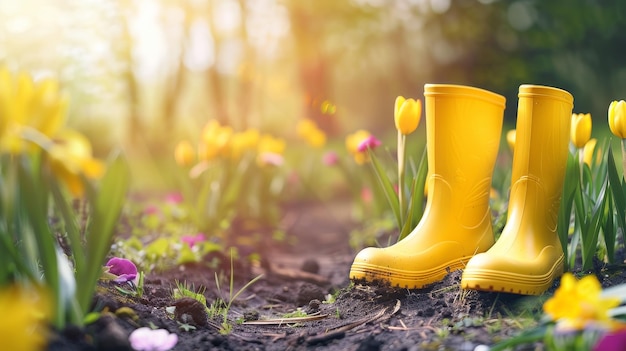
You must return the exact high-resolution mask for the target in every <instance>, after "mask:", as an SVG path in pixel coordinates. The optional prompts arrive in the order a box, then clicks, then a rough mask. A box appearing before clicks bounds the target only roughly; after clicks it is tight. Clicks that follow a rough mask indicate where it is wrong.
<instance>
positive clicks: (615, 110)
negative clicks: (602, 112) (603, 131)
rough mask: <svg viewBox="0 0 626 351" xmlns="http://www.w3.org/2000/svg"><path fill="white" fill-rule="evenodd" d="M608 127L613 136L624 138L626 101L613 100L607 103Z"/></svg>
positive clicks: (625, 130) (625, 134) (625, 132)
mask: <svg viewBox="0 0 626 351" xmlns="http://www.w3.org/2000/svg"><path fill="white" fill-rule="evenodd" d="M609 128H610V129H611V133H613V134H614V135H615V136H617V137H619V138H621V139H626V102H624V100H620V101H619V102H618V101H613V102H611V104H610V105H609Z"/></svg>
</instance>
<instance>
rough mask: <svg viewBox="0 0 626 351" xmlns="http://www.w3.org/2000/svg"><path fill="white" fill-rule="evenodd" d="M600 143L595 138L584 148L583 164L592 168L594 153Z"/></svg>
mask: <svg viewBox="0 0 626 351" xmlns="http://www.w3.org/2000/svg"><path fill="white" fill-rule="evenodd" d="M597 142H598V141H597V140H596V139H595V138H593V139H590V140H589V141H588V142H587V143H586V144H585V147H584V148H583V162H585V163H586V164H587V165H588V166H589V167H591V161H592V160H593V152H594V151H595V149H596V143H597Z"/></svg>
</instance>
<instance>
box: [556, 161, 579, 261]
mask: <svg viewBox="0 0 626 351" xmlns="http://www.w3.org/2000/svg"><path fill="white" fill-rule="evenodd" d="M577 166H578V164H577V162H576V160H575V159H574V157H572V155H571V154H570V155H569V157H568V159H567V166H566V170H565V180H564V182H563V195H562V197H561V206H560V208H559V217H558V220H557V221H558V224H557V228H558V229H557V230H558V234H559V239H560V241H561V246H562V248H563V252H564V254H565V260H566V262H568V258H569V252H572V253H573V254H574V253H575V252H576V251H575V250H573V251H569V250H568V246H567V243H568V242H569V228H570V219H571V215H572V205H573V202H574V197H575V195H576V192H577V190H578V189H579V188H580V182H579V172H578V167H577Z"/></svg>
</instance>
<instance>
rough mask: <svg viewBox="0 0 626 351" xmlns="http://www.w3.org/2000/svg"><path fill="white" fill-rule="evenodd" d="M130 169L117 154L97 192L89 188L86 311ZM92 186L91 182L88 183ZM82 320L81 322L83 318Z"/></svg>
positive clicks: (83, 279)
mask: <svg viewBox="0 0 626 351" xmlns="http://www.w3.org/2000/svg"><path fill="white" fill-rule="evenodd" d="M129 183H130V171H129V168H128V164H127V162H126V159H125V157H124V156H123V155H121V154H118V155H116V156H115V157H114V158H113V160H112V161H111V162H110V163H109V166H108V170H107V172H106V174H105V175H104V177H103V178H102V179H101V181H100V187H99V189H98V191H97V192H96V191H95V190H94V189H89V190H88V198H89V201H90V204H91V213H90V223H89V228H88V232H87V234H86V242H87V246H86V256H87V257H89V260H88V261H87V263H86V265H87V266H86V267H85V269H84V270H83V271H84V272H85V273H84V274H83V275H82V276H80V277H79V280H78V284H79V286H81V288H80V289H79V290H78V294H79V295H78V301H79V304H80V306H81V308H82V309H83V311H88V310H89V308H90V307H91V299H92V296H93V291H94V289H95V285H96V282H97V280H98V277H99V276H100V272H101V267H102V265H103V264H104V259H105V257H106V255H107V253H108V252H109V250H110V248H111V243H112V241H113V235H114V230H115V226H116V224H117V220H118V217H119V215H120V213H121V211H122V207H123V205H124V202H125V200H126V192H127V191H128V186H129ZM86 185H87V187H88V188H89V184H86ZM81 322H82V321H81Z"/></svg>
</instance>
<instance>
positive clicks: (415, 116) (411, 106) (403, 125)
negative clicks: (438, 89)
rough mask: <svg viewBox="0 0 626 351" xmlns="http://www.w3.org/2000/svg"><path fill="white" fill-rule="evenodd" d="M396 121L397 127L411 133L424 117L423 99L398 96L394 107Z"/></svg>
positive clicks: (401, 131) (404, 132)
mask: <svg viewBox="0 0 626 351" xmlns="http://www.w3.org/2000/svg"><path fill="white" fill-rule="evenodd" d="M393 117H394V121H395V123H396V129H397V130H398V131H400V133H402V134H404V135H408V134H411V133H413V132H414V131H415V129H417V126H418V125H419V123H420V118H421V117H422V101H421V100H419V99H418V100H413V99H405V98H404V97H402V96H398V97H397V98H396V103H395V109H394V115H393Z"/></svg>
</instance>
